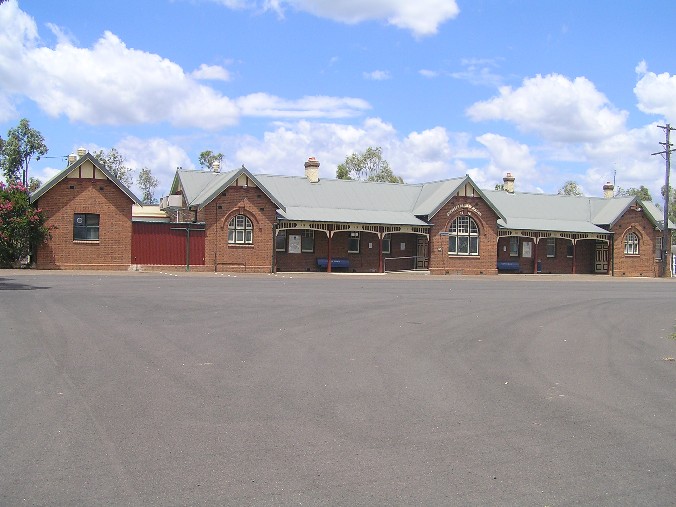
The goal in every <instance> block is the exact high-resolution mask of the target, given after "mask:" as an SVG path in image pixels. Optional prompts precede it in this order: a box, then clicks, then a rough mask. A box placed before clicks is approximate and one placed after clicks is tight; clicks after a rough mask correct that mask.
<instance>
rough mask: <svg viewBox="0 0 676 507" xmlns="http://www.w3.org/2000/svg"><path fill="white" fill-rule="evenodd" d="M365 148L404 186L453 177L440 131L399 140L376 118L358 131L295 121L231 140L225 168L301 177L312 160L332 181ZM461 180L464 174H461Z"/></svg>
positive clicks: (449, 143)
mask: <svg viewBox="0 0 676 507" xmlns="http://www.w3.org/2000/svg"><path fill="white" fill-rule="evenodd" d="M369 146H373V147H375V146H380V147H381V148H382V149H383V156H384V158H385V159H386V160H387V161H388V162H389V163H390V166H391V167H392V170H393V171H394V173H395V174H397V175H399V176H402V177H403V178H404V180H405V181H406V182H409V183H413V182H418V181H431V180H436V179H443V178H448V177H451V176H455V175H456V172H453V173H452V174H451V171H452V170H453V162H452V160H451V159H452V141H451V140H450V139H449V134H448V133H447V132H446V130H445V129H444V128H442V127H436V128H433V129H429V130H425V131H422V132H411V133H409V134H408V135H406V136H405V137H401V136H400V134H399V133H398V132H397V131H396V130H395V129H394V127H393V126H392V125H391V124H389V123H386V122H384V121H383V120H381V119H380V118H368V119H366V120H365V121H364V122H363V123H362V124H361V125H341V124H335V123H316V122H308V121H299V122H296V123H283V124H278V125H277V128H276V129H275V130H273V131H269V132H266V133H265V135H264V136H263V138H262V139H257V138H253V137H240V138H233V139H231V140H230V142H229V146H228V147H226V148H225V151H227V152H229V153H234V154H235V155H234V159H233V160H228V161H227V164H229V165H231V166H233V167H238V166H239V165H241V164H244V165H245V166H246V167H247V168H249V169H250V170H252V171H253V172H254V173H256V172H259V173H260V172H265V173H272V174H290V175H296V176H302V175H303V174H304V172H303V171H304V169H303V162H305V160H307V158H308V157H316V158H317V159H318V160H319V161H320V163H321V166H320V175H321V177H322V178H335V175H336V168H337V166H338V164H340V163H342V162H344V161H345V158H346V157H347V156H348V155H350V154H352V153H354V152H361V151H364V150H365V149H366V148H368V147H369ZM461 174H465V173H464V172H463V173H461Z"/></svg>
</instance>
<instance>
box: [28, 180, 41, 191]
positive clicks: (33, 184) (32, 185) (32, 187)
mask: <svg viewBox="0 0 676 507" xmlns="http://www.w3.org/2000/svg"><path fill="white" fill-rule="evenodd" d="M41 186H42V181H40V180H39V179H38V178H33V177H32V176H31V177H30V179H29V180H28V193H29V194H32V193H33V192H35V191H36V190H37V189H38V188H40V187H41Z"/></svg>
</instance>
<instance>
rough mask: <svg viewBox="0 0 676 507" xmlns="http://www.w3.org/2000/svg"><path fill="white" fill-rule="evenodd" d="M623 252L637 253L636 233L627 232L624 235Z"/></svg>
mask: <svg viewBox="0 0 676 507" xmlns="http://www.w3.org/2000/svg"><path fill="white" fill-rule="evenodd" d="M624 253H625V254H626V255H638V235H637V234H636V233H635V232H628V233H627V235H626V236H625V237H624Z"/></svg>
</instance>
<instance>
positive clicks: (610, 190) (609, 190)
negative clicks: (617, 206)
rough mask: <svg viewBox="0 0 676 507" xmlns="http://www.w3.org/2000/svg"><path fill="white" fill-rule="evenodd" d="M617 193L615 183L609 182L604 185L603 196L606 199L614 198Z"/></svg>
mask: <svg viewBox="0 0 676 507" xmlns="http://www.w3.org/2000/svg"><path fill="white" fill-rule="evenodd" d="M614 195H615V185H613V184H612V183H611V182H607V183H606V184H605V185H603V197H604V198H606V199H612V198H613V196H614Z"/></svg>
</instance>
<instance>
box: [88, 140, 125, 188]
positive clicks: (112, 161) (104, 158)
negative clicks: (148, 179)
mask: <svg viewBox="0 0 676 507" xmlns="http://www.w3.org/2000/svg"><path fill="white" fill-rule="evenodd" d="M94 157H95V158H96V159H97V160H98V161H99V162H101V163H102V164H103V165H104V166H106V169H108V170H109V171H110V172H111V173H112V174H113V176H115V177H116V178H117V179H118V180H120V182H122V184H123V185H125V186H127V187H129V186H131V184H132V182H133V181H134V175H133V170H132V169H131V168H130V167H128V166H127V165H126V164H127V160H126V159H125V158H124V155H122V154H121V153H120V152H119V151H117V150H116V149H115V148H111V149H110V150H109V151H107V152H106V151H104V150H99V151H97V152H95V153H94Z"/></svg>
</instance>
